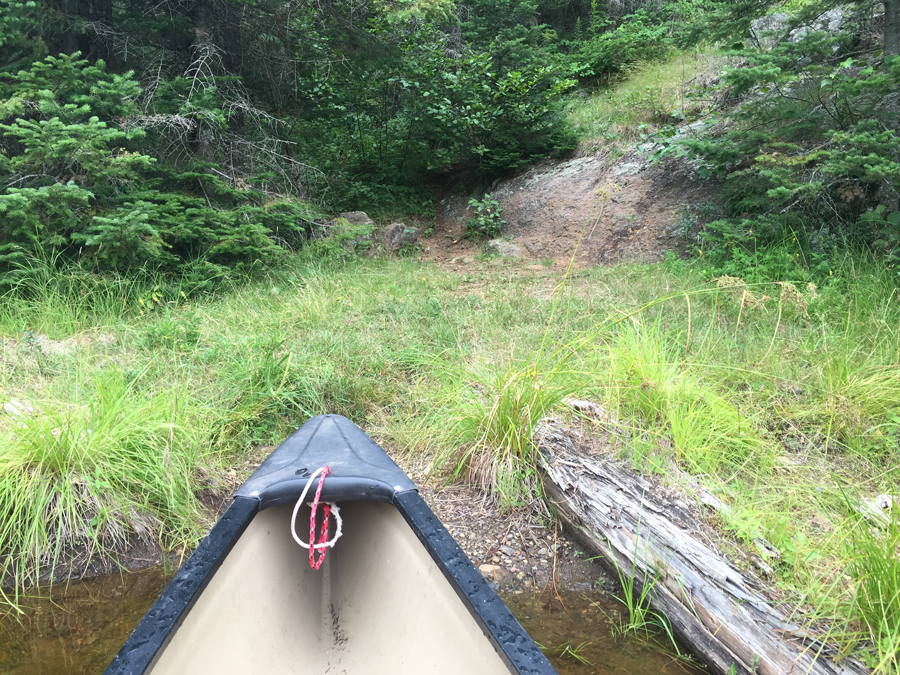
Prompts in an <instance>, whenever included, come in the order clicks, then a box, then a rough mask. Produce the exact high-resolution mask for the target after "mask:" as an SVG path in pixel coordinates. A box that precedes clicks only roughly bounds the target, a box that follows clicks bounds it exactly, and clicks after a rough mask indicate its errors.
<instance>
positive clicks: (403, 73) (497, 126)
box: [296, 21, 575, 214]
mask: <svg viewBox="0 0 900 675" xmlns="http://www.w3.org/2000/svg"><path fill="white" fill-rule="evenodd" d="M407 28H408V27H404V29H403V30H399V29H398V27H396V26H394V25H393V24H391V23H389V22H387V21H381V22H373V24H372V27H371V28H370V35H369V36H370V38H371V39H373V40H378V41H380V42H381V43H383V44H386V45H390V46H391V49H390V51H388V53H387V54H383V53H382V54H374V55H373V54H371V53H367V54H365V56H364V58H357V59H353V60H350V61H348V64H349V67H348V68H346V69H340V70H338V69H332V70H329V71H322V72H316V73H313V74H311V75H310V76H309V77H308V78H305V79H304V80H303V81H302V83H301V86H302V87H303V91H304V92H305V94H306V96H307V97H308V100H309V101H310V105H311V107H312V108H313V109H312V111H311V114H310V115H309V117H308V118H307V119H306V121H305V122H304V123H303V124H302V125H301V126H299V127H298V129H299V130H300V132H299V133H298V134H297V136H296V138H297V142H298V144H300V145H301V146H302V148H303V150H304V152H305V153H306V154H307V156H309V157H311V158H314V162H315V163H316V165H317V166H319V167H321V168H322V169H323V170H324V171H325V173H326V174H328V175H329V176H330V179H329V181H328V182H327V184H323V186H322V187H323V188H324V187H326V186H327V192H323V193H322V196H323V198H324V199H326V200H327V203H328V204H329V205H330V206H331V207H332V208H334V209H335V210H337V209H339V208H340V209H349V208H353V209H361V208H362V209H365V210H366V211H367V212H374V213H376V214H378V213H383V212H384V209H385V207H386V206H389V205H390V204H391V202H396V201H397V200H398V199H400V200H402V201H403V203H404V205H412V206H414V207H418V205H419V204H421V202H422V201H423V199H427V198H428V195H427V193H426V192H425V191H424V189H423V187H421V186H422V183H423V180H422V179H423V177H427V176H429V175H430V176H438V175H442V174H444V173H446V172H448V171H450V170H453V171H460V170H466V171H469V172H472V173H475V174H478V175H481V176H487V177H494V176H497V175H500V174H502V173H504V172H507V171H510V170H513V169H516V168H517V167H519V166H521V165H522V164H524V163H526V162H527V161H529V160H530V159H532V158H534V157H537V156H542V155H547V154H558V153H561V152H564V151H566V150H568V149H571V148H573V147H574V145H575V139H574V135H573V134H572V132H571V130H570V129H569V128H568V126H567V124H566V122H565V120H564V117H563V115H562V108H561V101H560V100H559V99H560V97H559V94H560V93H561V92H562V91H564V90H565V89H567V88H568V87H569V86H571V85H572V84H573V82H572V81H570V80H566V79H563V78H562V77H560V75H559V73H557V72H556V71H555V70H554V69H553V68H551V67H530V68H522V69H521V70H506V69H503V68H500V67H498V61H497V58H496V57H495V56H494V54H493V53H492V52H489V51H477V50H469V49H464V50H462V53H455V52H454V50H453V49H451V45H450V44H449V40H448V36H447V35H445V34H442V33H441V32H440V31H439V30H437V28H436V27H434V26H433V25H428V24H426V25H421V26H418V27H416V28H415V29H409V30H408V29H407ZM416 186H419V187H416ZM373 206H374V208H372V207H373ZM370 209H371V210H370Z"/></svg>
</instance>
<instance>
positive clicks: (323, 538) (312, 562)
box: [309, 466, 331, 570]
mask: <svg viewBox="0 0 900 675" xmlns="http://www.w3.org/2000/svg"><path fill="white" fill-rule="evenodd" d="M329 473H331V468H330V467H327V466H326V467H325V469H324V470H323V471H322V475H321V476H319V486H318V487H317V488H316V496H315V497H313V502H312V506H311V507H310V511H309V566H310V567H312V568H313V569H314V570H317V569H319V568H320V567H321V566H322V563H323V562H324V561H325V552H326V551H327V550H328V547H327V546H322V544H324V543H325V542H327V541H328V517H329V516H330V515H331V504H325V505H324V506H323V507H322V533H321V535H320V536H319V541H318V543H317V544H315V545H313V542H314V541H315V539H316V509H317V508H318V507H319V497H320V496H321V495H322V486H323V485H324V484H325V476H327V475H328V474H329ZM316 546H319V547H320V548H321V550H322V554H321V556H319V559H318V560H316V553H315V550H316Z"/></svg>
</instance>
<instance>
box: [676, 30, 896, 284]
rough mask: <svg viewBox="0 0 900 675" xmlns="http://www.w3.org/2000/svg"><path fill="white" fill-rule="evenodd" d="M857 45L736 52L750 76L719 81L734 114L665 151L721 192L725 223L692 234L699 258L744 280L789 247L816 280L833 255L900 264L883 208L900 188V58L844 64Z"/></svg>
mask: <svg viewBox="0 0 900 675" xmlns="http://www.w3.org/2000/svg"><path fill="white" fill-rule="evenodd" d="M854 39H855V35H854V34H852V33H850V32H848V31H845V32H842V33H838V34H836V35H830V34H827V33H825V32H823V31H817V30H808V31H807V32H806V33H805V34H803V35H802V36H801V37H799V38H798V39H796V41H782V42H781V43H779V44H778V45H776V46H774V47H772V48H771V49H751V48H749V47H746V46H744V45H742V44H740V45H736V46H734V47H733V48H732V49H731V50H730V53H731V54H732V55H733V56H736V57H740V58H741V59H742V60H743V65H742V66H741V67H737V68H729V69H726V71H725V74H724V76H723V83H724V87H725V88H726V89H727V93H728V96H729V97H730V99H728V100H729V101H730V102H728V103H727V107H726V108H725V109H724V110H723V111H721V112H720V113H718V114H716V115H713V116H712V117H710V118H709V119H708V120H707V124H708V126H707V129H708V131H707V133H699V134H695V135H685V136H683V137H681V138H680V139H678V140H675V141H673V142H671V144H670V145H669V149H668V150H667V152H675V153H686V154H688V155H689V156H691V157H693V158H694V159H695V160H698V161H699V162H700V174H701V175H704V176H716V177H718V180H719V181H720V183H721V191H720V200H719V201H720V207H721V214H720V216H721V217H720V218H719V219H717V220H712V221H710V222H707V223H705V224H704V225H703V227H702V228H699V229H698V230H697V231H696V232H695V234H696V236H697V237H698V239H699V240H700V243H699V245H697V246H695V247H693V248H692V250H693V252H695V253H697V252H698V251H700V250H702V251H703V255H704V258H705V259H706V260H708V261H709V262H710V263H711V264H713V265H714V266H715V269H717V270H719V271H721V272H725V273H733V272H734V271H740V270H741V269H747V266H748V265H749V264H751V263H754V262H755V261H758V260H759V256H760V252H762V251H768V250H770V249H773V248H774V249H778V248H779V247H785V246H788V247H792V248H793V250H792V251H791V257H793V258H795V259H796V260H795V261H794V262H795V263H797V264H795V265H793V267H801V268H804V269H806V270H809V272H810V273H811V274H812V276H822V275H827V273H828V270H830V269H831V267H832V265H830V264H829V260H830V258H831V257H832V255H833V253H834V250H835V248H836V247H840V248H844V247H845V246H847V245H866V246H870V247H874V250H875V251H879V252H881V253H883V254H884V255H887V256H888V257H894V256H896V255H897V253H896V251H897V246H898V244H900V235H898V231H897V224H896V222H894V221H895V220H896V217H895V216H893V215H892V214H890V213H887V211H886V210H885V204H884V203H881V202H882V201H883V200H889V199H891V197H890V195H891V194H892V193H893V194H895V195H896V191H897V190H898V188H900V128H898V127H897V125H896V115H895V113H894V112H892V109H893V108H892V106H893V104H892V103H890V101H891V100H892V97H894V96H895V95H896V91H897V90H898V88H900V59H897V58H893V57H891V56H882V55H881V54H880V53H878V54H875V55H872V56H868V57H867V56H862V57H849V58H848V57H847V56H846V53H848V51H849V50H851V47H852V42H853V40H854ZM736 97H739V98H741V99H742V102H741V104H740V105H739V106H735V105H734V99H735V98H736ZM663 142H664V143H666V144H669V143H670V142H669V141H667V140H663ZM889 210H890V209H888V211H889ZM755 264H759V263H758V262H755ZM765 264H767V265H771V266H775V267H779V269H777V270H773V275H772V278H781V279H784V278H795V279H796V278H798V274H797V273H791V271H790V270H789V269H784V265H782V264H781V263H778V262H776V261H772V260H770V261H766V263H765ZM779 275H781V276H780V277H779ZM799 276H802V275H799Z"/></svg>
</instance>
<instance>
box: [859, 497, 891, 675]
mask: <svg viewBox="0 0 900 675" xmlns="http://www.w3.org/2000/svg"><path fill="white" fill-rule="evenodd" d="M850 545H851V558H850V563H849V565H848V569H849V572H850V575H851V576H852V577H853V580H854V582H855V586H856V588H855V591H856V592H855V597H854V603H853V611H854V613H855V614H856V618H858V619H859V620H860V621H861V623H862V624H863V625H864V626H865V628H866V633H867V637H868V638H869V641H870V643H871V646H870V651H869V653H868V655H867V657H868V658H867V659H866V660H867V663H868V665H869V666H870V667H871V668H872V669H873V672H874V673H885V675H896V674H897V673H900V500H894V502H893V505H892V508H891V509H890V511H889V517H888V519H887V523H886V526H885V527H884V528H883V529H879V528H877V527H873V526H872V524H871V523H869V522H867V521H866V520H865V519H862V518H860V519H857V520H856V521H855V522H854V526H853V528H852V530H851V537H850Z"/></svg>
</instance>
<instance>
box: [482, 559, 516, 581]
mask: <svg viewBox="0 0 900 675" xmlns="http://www.w3.org/2000/svg"><path fill="white" fill-rule="evenodd" d="M478 571H479V572H481V575H482V576H483V577H484V578H485V579H487V580H488V581H500V580H501V579H502V578H503V577H505V576H507V575H508V574H509V572H507V571H506V570H505V569H503V568H502V567H500V565H489V564H487V563H485V564H484V565H479V566H478Z"/></svg>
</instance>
